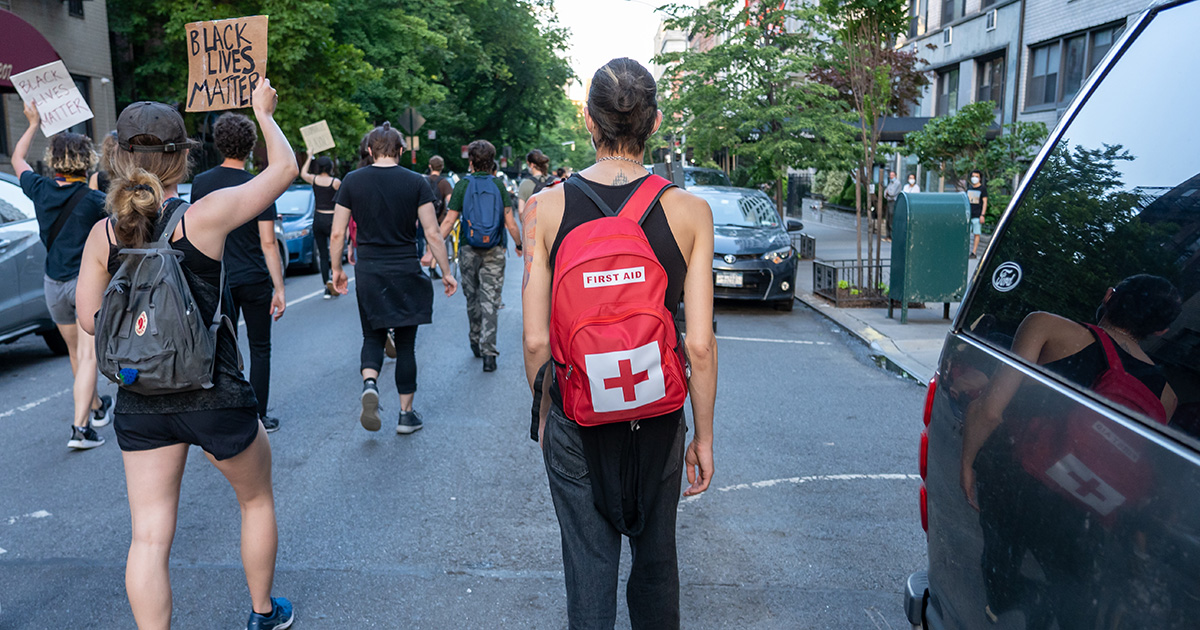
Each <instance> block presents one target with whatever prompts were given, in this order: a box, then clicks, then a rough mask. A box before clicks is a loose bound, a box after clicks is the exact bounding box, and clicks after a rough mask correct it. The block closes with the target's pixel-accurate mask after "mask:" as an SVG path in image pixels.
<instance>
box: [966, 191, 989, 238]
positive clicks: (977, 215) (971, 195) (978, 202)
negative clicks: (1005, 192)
mask: <svg viewBox="0 0 1200 630" xmlns="http://www.w3.org/2000/svg"><path fill="white" fill-rule="evenodd" d="M967 201H969V202H970V203H971V235H972V240H971V258H975V250H977V249H979V237H980V235H982V234H983V217H984V215H986V214H987V207H988V196H987V187H986V186H984V184H983V173H982V172H981V171H971V185H970V186H968V187H967Z"/></svg>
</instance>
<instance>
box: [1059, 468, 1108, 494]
mask: <svg viewBox="0 0 1200 630" xmlns="http://www.w3.org/2000/svg"><path fill="white" fill-rule="evenodd" d="M1067 474H1068V475H1070V476H1071V479H1072V480H1073V481H1075V482H1076V483H1078V484H1079V487H1078V488H1076V489H1075V494H1076V495H1077V496H1078V497H1079V498H1081V499H1086V498H1088V497H1089V496H1094V497H1096V498H1097V499H1100V500H1101V501H1103V500H1104V497H1103V496H1101V495H1100V493H1098V492H1096V491H1097V490H1099V489H1100V481H1099V480H1098V479H1096V478H1095V477H1093V478H1091V479H1084V478H1083V477H1080V476H1079V475H1078V474H1076V473H1075V471H1073V470H1072V471H1068V472H1067Z"/></svg>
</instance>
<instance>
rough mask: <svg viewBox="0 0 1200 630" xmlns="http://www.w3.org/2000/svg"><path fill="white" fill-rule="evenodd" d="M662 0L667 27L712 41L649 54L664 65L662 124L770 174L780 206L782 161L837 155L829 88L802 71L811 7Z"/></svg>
mask: <svg viewBox="0 0 1200 630" xmlns="http://www.w3.org/2000/svg"><path fill="white" fill-rule="evenodd" d="M664 10H665V11H666V12H667V14H668V15H670V16H671V17H670V18H669V19H668V20H667V28H671V29H677V30H681V31H683V32H685V33H688V35H689V37H690V38H714V39H715V40H716V41H718V42H719V43H717V44H716V45H715V46H713V47H712V48H711V49H709V50H705V51H702V52H701V51H698V50H688V51H684V52H676V53H669V54H664V55H659V56H657V57H656V58H655V59H654V62H655V63H657V64H663V65H670V66H671V69H670V71H669V72H668V73H667V74H666V75H664V76H663V78H662V80H661V83H660V93H661V94H663V95H665V98H664V99H663V100H662V101H661V103H662V105H663V108H664V110H665V113H666V118H665V119H664V122H663V126H664V127H665V128H666V129H665V130H664V131H665V132H666V133H670V134H672V135H674V136H675V137H686V138H687V144H688V146H690V147H692V148H693V149H694V151H695V152H696V153H703V154H712V153H715V152H717V151H721V150H728V151H731V152H736V153H737V154H738V155H739V157H741V156H745V157H747V158H749V160H748V161H749V162H750V163H752V164H753V165H754V168H755V169H756V170H757V171H758V172H757V173H756V175H759V176H763V175H765V176H766V177H767V178H770V179H773V180H774V182H775V186H774V187H775V203H776V208H777V210H778V211H779V213H780V216H782V215H783V201H784V198H783V182H784V179H785V178H786V174H787V169H788V167H800V168H803V167H806V166H814V165H817V164H824V163H828V162H829V161H831V160H834V159H837V158H836V157H835V156H837V155H838V152H839V151H840V150H841V146H843V145H844V140H840V138H841V137H842V136H844V135H845V133H846V129H845V125H843V124H842V123H841V122H840V120H839V115H840V107H839V105H838V104H837V102H836V100H835V99H833V98H831V97H832V96H833V91H832V90H831V89H830V88H828V87H826V86H823V85H820V84H818V83H816V82H814V81H812V80H811V79H809V76H810V74H811V73H812V71H813V68H814V64H815V60H816V53H815V51H816V46H817V41H818V38H816V37H814V36H813V33H812V32H811V30H810V28H809V26H807V25H810V24H813V23H814V22H813V18H814V13H813V11H811V10H809V9H805V8H795V7H794V6H793V5H792V4H791V3H783V4H781V5H775V4H774V3H771V5H768V4H767V3H765V2H753V3H744V2H742V1H741V0H712V1H711V2H709V3H707V4H704V5H702V6H698V7H692V6H687V5H679V4H673V5H667V6H666V7H664Z"/></svg>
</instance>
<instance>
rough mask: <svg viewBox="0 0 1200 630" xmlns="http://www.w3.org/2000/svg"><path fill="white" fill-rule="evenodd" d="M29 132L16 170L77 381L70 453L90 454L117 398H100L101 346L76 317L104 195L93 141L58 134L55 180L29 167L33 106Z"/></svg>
mask: <svg viewBox="0 0 1200 630" xmlns="http://www.w3.org/2000/svg"><path fill="white" fill-rule="evenodd" d="M25 118H26V119H28V121H29V128H28V129H26V130H25V133H24V135H22V136H21V139H20V140H18V141H17V146H16V147H14V148H13V153H12V166H13V170H14V171H15V172H16V174H17V177H19V178H20V181H21V190H22V191H24V193H25V196H26V197H29V198H30V199H31V200H32V201H33V209H34V213H35V214H37V221H38V228H39V231H40V236H41V239H42V244H43V245H45V246H46V275H45V277H44V278H43V282H42V284H43V286H44V288H45V293H46V307H47V308H48V309H49V311H50V318H51V319H52V320H54V324H55V325H56V326H57V328H58V332H59V334H61V335H62V338H63V341H64V342H66V345H67V351H68V353H69V354H70V356H71V371H72V372H73V373H74V375H75V386H74V394H75V396H74V398H75V418H74V422H73V424H72V428H71V439H70V440H69V441H68V442H67V447H68V448H73V449H79V450H82V449H89V448H95V447H97V446H100V445H101V444H104V438H102V437H100V436H99V434H97V433H96V431H95V429H94V428H93V427H102V426H105V425H107V424H108V423H109V421H110V420H112V398H110V397H108V396H103V397H98V396H97V395H96V378H97V368H96V345H95V341H94V340H93V338H92V336H91V335H89V334H88V333H87V332H86V331H80V330H79V326H77V325H76V316H75V283H76V280H77V278H78V276H79V262H80V259H81V257H82V256H83V245H84V243H85V242H87V236H88V233H89V232H90V231H91V229H92V226H93V225H95V224H96V222H97V221H99V220H101V219H103V218H104V217H105V216H106V215H105V213H104V195H103V194H101V193H98V192H96V191H94V190H88V187H87V184H86V183H85V180H86V179H87V171H88V169H89V168H91V167H92V166H93V165H94V164H95V163H96V154H95V153H94V152H93V151H92V141H91V139H90V138H88V137H87V136H83V135H80V134H77V133H66V132H64V133H58V134H55V135H54V136H52V137H51V138H50V147H49V148H48V149H47V150H46V162H48V163H49V164H50V168H52V169H53V170H54V177H53V178H50V177H43V176H41V175H38V174H37V173H34V172H33V169H32V168H31V167H30V166H29V163H28V162H26V161H25V156H26V154H28V153H29V145H30V144H31V143H32V142H33V137H34V135H36V134H37V129H38V127H39V126H40V125H41V115H40V114H39V113H38V110H37V108H36V107H34V106H33V105H26V106H25Z"/></svg>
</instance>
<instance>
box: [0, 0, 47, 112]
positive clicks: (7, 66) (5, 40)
mask: <svg viewBox="0 0 1200 630" xmlns="http://www.w3.org/2000/svg"><path fill="white" fill-rule="evenodd" d="M0 33H4V36H3V37H0V90H2V91H5V92H11V91H13V84H12V81H10V80H9V77H11V76H12V75H14V74H20V73H22V72H25V71H26V70H31V69H33V68H36V67H38V66H42V65H45V64H48V63H50V62H51V61H57V60H58V59H61V57H59V56H58V53H57V52H55V50H54V47H53V46H51V45H50V42H48V41H46V38H45V37H42V34H41V33H39V32H38V30H37V29H36V28H33V26H32V25H31V24H30V23H29V22H26V21H25V20H22V19H21V18H20V17H19V16H18V15H17V14H16V13H13V12H12V11H5V10H3V9H0Z"/></svg>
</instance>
